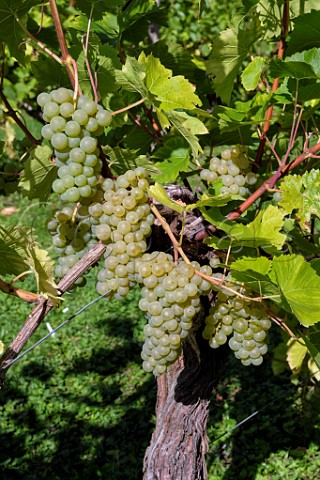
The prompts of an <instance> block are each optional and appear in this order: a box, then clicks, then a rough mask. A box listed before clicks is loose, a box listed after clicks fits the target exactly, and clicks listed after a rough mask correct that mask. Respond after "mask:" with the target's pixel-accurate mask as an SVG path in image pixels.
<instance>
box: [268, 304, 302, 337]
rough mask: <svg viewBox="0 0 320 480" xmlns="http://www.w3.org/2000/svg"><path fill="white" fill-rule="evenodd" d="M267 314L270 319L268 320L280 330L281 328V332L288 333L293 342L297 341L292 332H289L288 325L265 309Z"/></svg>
mask: <svg viewBox="0 0 320 480" xmlns="http://www.w3.org/2000/svg"><path fill="white" fill-rule="evenodd" d="M267 313H268V315H269V317H270V319H271V320H272V321H273V322H274V323H276V324H277V325H279V327H280V328H282V330H283V331H284V332H286V333H288V334H289V335H290V337H291V338H293V339H294V340H299V339H298V337H297V336H296V335H295V334H294V333H293V332H292V330H290V328H289V327H288V325H287V324H286V323H285V322H284V321H283V320H282V319H281V318H279V317H277V316H276V315H275V314H274V312H273V311H272V310H270V309H269V308H267Z"/></svg>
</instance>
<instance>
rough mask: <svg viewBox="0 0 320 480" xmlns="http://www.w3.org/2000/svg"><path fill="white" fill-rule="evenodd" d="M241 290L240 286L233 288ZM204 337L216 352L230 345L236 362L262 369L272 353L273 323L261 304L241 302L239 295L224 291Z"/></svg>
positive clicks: (211, 310)
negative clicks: (270, 334)
mask: <svg viewBox="0 0 320 480" xmlns="http://www.w3.org/2000/svg"><path fill="white" fill-rule="evenodd" d="M233 289H234V290H239V287H238V286H233ZM205 323H206V326H205V328H204V330H203V334H202V335H203V337H204V338H206V339H207V340H209V345H210V346H211V347H212V348H219V347H220V346H221V345H224V344H226V343H227V341H228V337H229V336H230V335H231V337H230V339H229V341H228V345H229V347H230V349H231V350H233V352H234V355H235V357H236V358H238V359H239V360H241V363H242V364H243V365H246V366H248V365H261V363H262V362H263V355H265V354H266V353H267V351H268V346H267V344H266V342H265V340H266V337H267V332H268V330H269V328H270V327H271V322H270V320H269V318H268V316H267V314H266V312H265V310H264V308H263V306H262V305H260V304H256V303H255V304H253V302H249V301H247V300H244V299H243V298H239V297H238V296H237V295H236V294H235V293H233V292H230V291H227V290H222V291H220V292H219V293H218V296H217V301H216V304H215V305H214V306H213V307H211V308H210V310H209V314H208V316H207V317H206V319H205Z"/></svg>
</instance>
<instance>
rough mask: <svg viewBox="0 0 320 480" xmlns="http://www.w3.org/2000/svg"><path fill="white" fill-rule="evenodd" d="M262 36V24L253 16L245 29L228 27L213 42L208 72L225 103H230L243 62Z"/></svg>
mask: <svg viewBox="0 0 320 480" xmlns="http://www.w3.org/2000/svg"><path fill="white" fill-rule="evenodd" d="M260 36H261V25H260V21H259V19H258V18H257V17H253V18H252V19H251V20H250V21H248V24H246V28H245V29H243V30H242V29H241V27H240V28H239V30H238V31H236V30H233V29H231V28H228V29H227V30H224V31H223V32H221V33H220V34H219V36H218V37H217V38H215V39H214V40H213V42H212V45H213V47H212V53H211V55H210V57H209V59H208V61H207V73H208V74H209V75H211V76H212V77H213V84H214V86H215V89H216V93H217V95H218V96H219V97H221V100H222V101H223V102H225V103H230V99H231V93H232V90H233V84H234V81H235V79H236V77H237V75H238V72H239V69H240V67H241V65H242V62H243V61H244V60H245V58H246V57H247V56H248V55H249V53H250V50H251V47H252V45H253V44H254V43H255V42H256V41H257V40H258V38H260Z"/></svg>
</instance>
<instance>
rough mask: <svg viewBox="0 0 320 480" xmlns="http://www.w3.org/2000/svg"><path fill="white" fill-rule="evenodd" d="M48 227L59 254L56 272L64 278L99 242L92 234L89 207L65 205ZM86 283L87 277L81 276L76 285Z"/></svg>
mask: <svg viewBox="0 0 320 480" xmlns="http://www.w3.org/2000/svg"><path fill="white" fill-rule="evenodd" d="M47 227H48V230H49V232H50V233H51V235H52V244H53V246H54V249H55V252H56V253H57V254H58V264H57V266H56V269H55V273H56V275H57V277H58V278H62V277H64V276H65V275H66V274H67V273H68V271H69V270H70V268H71V267H73V266H74V265H75V264H76V263H77V262H78V261H79V260H80V258H82V257H83V255H84V254H85V253H87V251H88V250H89V249H90V248H91V247H92V246H93V245H95V244H96V243H97V239H96V238H95V237H94V236H93V234H92V230H91V222H90V216H89V212H88V207H87V206H84V205H80V206H79V208H77V209H76V210H75V209H74V208H73V207H63V208H62V210H58V211H57V212H56V213H55V216H54V218H52V219H51V220H49V222H48V224H47ZM84 284H85V278H84V277H80V278H79V279H78V280H76V281H75V284H74V285H75V286H83V285H84Z"/></svg>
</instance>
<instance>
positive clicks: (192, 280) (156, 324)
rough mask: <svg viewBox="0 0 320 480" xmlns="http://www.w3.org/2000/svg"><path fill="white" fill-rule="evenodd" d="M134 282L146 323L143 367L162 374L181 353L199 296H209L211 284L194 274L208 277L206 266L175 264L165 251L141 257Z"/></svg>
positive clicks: (181, 262)
mask: <svg viewBox="0 0 320 480" xmlns="http://www.w3.org/2000/svg"><path fill="white" fill-rule="evenodd" d="M135 265H136V272H137V275H136V280H137V282H138V283H140V284H141V285H143V287H142V289H141V296H142V298H141V300H140V302H139V308H140V309H141V310H142V311H143V312H145V314H146V316H147V318H148V323H147V325H146V326H145V328H144V335H145V342H144V345H143V348H142V353H141V356H142V359H143V368H144V370H145V371H147V372H153V373H154V375H161V374H162V373H164V372H166V371H167V369H168V367H169V366H170V365H171V364H172V363H174V362H175V361H176V360H177V358H178V357H179V355H180V353H181V342H182V340H183V339H185V338H186V337H187V335H188V333H189V331H190V329H191V328H192V320H193V318H194V316H195V315H196V314H197V313H198V312H199V310H200V298H199V296H200V295H205V294H208V292H209V291H210V289H211V284H210V283H209V282H208V281H207V280H204V279H203V278H202V277H201V276H199V275H197V274H196V273H195V270H200V271H201V272H202V273H205V274H206V275H208V274H211V268H210V267H208V266H205V267H200V265H199V264H198V263H197V262H192V263H191V264H190V265H188V264H186V263H185V262H184V261H179V263H178V264H177V265H175V264H174V262H173V258H172V256H171V255H169V254H166V253H164V252H153V253H150V254H144V255H143V256H142V258H141V259H137V260H136V263H135Z"/></svg>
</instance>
